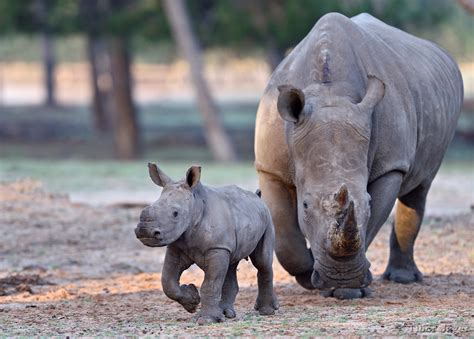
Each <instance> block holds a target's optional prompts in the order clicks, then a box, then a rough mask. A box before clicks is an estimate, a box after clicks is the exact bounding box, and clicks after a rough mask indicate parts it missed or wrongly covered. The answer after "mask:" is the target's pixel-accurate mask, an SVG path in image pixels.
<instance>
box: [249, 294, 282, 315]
mask: <svg viewBox="0 0 474 339" xmlns="http://www.w3.org/2000/svg"><path fill="white" fill-rule="evenodd" d="M268 299H269V300H267V301H264V300H261V299H260V298H257V301H256V302H255V306H254V309H255V311H258V313H259V314H260V315H273V314H275V310H278V309H279V308H280V304H279V303H278V300H277V298H276V297H275V296H274V295H273V296H272V297H271V298H268Z"/></svg>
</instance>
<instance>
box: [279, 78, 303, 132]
mask: <svg viewBox="0 0 474 339" xmlns="http://www.w3.org/2000/svg"><path fill="white" fill-rule="evenodd" d="M278 92H279V93H280V94H279V95H278V101H277V109H278V113H280V116H281V118H282V119H283V120H286V121H290V122H294V123H296V122H298V120H299V118H300V117H301V115H302V113H303V108H304V93H303V91H301V90H300V89H298V88H296V87H293V86H291V85H281V86H278Z"/></svg>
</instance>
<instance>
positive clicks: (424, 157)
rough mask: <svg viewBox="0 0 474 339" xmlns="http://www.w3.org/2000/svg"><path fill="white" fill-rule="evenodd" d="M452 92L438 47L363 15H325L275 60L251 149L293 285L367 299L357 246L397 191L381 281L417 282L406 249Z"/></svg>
mask: <svg viewBox="0 0 474 339" xmlns="http://www.w3.org/2000/svg"><path fill="white" fill-rule="evenodd" d="M462 100H463V85H462V78H461V75H460V72H459V69H458V67H457V65H456V62H455V61H454V60H453V59H452V58H451V57H450V56H449V55H448V54H447V53H446V52H445V51H444V50H442V49H441V48H440V47H438V46H436V45H435V44H433V43H431V42H428V41H426V40H422V39H419V38H416V37H414V36H412V35H410V34H407V33H405V32H403V31H400V30H398V29H396V28H393V27H390V26H388V25H386V24H384V23H383V22H381V21H379V20H377V19H376V18H374V17H372V16H370V15H368V14H360V15H358V16H356V17H353V18H347V17H345V16H343V15H341V14H337V13H331V14H327V15H325V16H324V17H322V18H321V19H320V20H319V21H318V22H317V23H316V25H315V26H314V28H313V29H312V30H311V32H310V33H309V34H308V35H307V36H306V37H305V38H304V39H303V41H301V42H300V43H299V44H298V45H297V46H296V47H295V48H294V50H293V51H292V52H291V53H290V54H289V55H288V56H287V57H286V58H285V59H284V60H283V61H282V63H281V64H280V65H279V66H278V68H277V69H276V70H275V72H274V73H273V75H272V76H271V79H270V82H269V84H268V86H267V88H266V89H265V93H264V95H263V97H262V99H261V102H260V106H259V109H258V113H257V120H256V135H255V156H256V168H257V171H258V175H259V184H260V189H261V191H262V197H263V198H264V199H265V201H266V202H267V204H268V206H269V208H270V210H271V213H272V217H273V221H274V223H275V227H276V240H277V241H276V248H275V250H276V254H277V257H278V260H279V261H280V263H281V264H282V266H283V267H284V268H285V270H287V271H288V272H289V273H290V274H291V275H294V276H295V277H296V280H297V281H298V283H299V284H301V285H302V286H304V287H305V288H308V289H311V288H318V289H321V290H324V291H325V293H324V294H326V295H332V296H334V297H338V298H357V297H363V296H364V295H366V294H367V293H368V291H369V290H368V289H367V288H366V287H367V286H368V285H369V284H370V282H371V280H372V276H371V274H370V271H369V266H370V263H369V262H368V260H367V258H366V256H365V251H366V249H367V247H368V246H369V245H370V243H371V242H372V240H373V239H374V236H375V235H376V234H377V232H378V230H379V229H380V227H381V226H382V224H383V223H384V222H385V221H386V220H387V218H388V216H389V214H390V212H391V210H392V208H393V206H394V204H395V201H396V200H397V198H398V203H397V206H396V210H395V221H394V225H393V228H392V235H391V238H390V259H389V262H388V266H387V269H386V271H385V273H384V275H383V277H384V278H385V279H388V280H392V281H395V282H399V283H410V282H414V281H419V280H421V279H422V274H421V273H420V271H419V270H418V268H417V266H416V264H415V261H414V259H413V246H414V242H415V239H416V236H417V234H418V230H419V228H420V224H421V222H422V219H423V213H424V208H425V201H426V195H427V193H428V191H429V188H430V185H431V182H432V181H433V178H434V176H435V175H436V172H437V170H438V168H439V166H440V164H441V161H442V158H443V156H444V153H445V151H446V148H447V147H448V144H449V143H450V141H451V139H452V137H453V134H454V131H455V127H456V122H457V119H458V116H459V112H460V105H461V102H462ZM307 241H308V242H309V244H310V249H308V246H307Z"/></svg>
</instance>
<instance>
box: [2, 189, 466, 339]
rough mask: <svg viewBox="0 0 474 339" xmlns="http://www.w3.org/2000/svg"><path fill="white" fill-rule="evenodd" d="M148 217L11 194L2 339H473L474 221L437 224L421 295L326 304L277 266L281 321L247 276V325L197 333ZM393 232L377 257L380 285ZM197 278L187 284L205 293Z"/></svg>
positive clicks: (248, 271) (427, 231) (385, 288)
mask: <svg viewBox="0 0 474 339" xmlns="http://www.w3.org/2000/svg"><path fill="white" fill-rule="evenodd" d="M138 213H139V208H136V207H135V208H123V207H118V206H115V207H108V208H95V207H90V206H88V205H85V204H73V203H71V202H70V201H69V200H68V199H67V198H66V197H64V196H59V195H51V194H48V193H45V192H43V191H42V190H41V188H40V187H39V184H38V183H37V182H34V181H24V182H17V183H10V184H3V185H0V234H1V236H2V238H1V241H0V334H1V335H5V336H9V335H40V334H41V335H76V336H77V335H160V334H161V335H193V336H194V335H252V336H254V335H265V336H270V335H309V336H314V335H348V334H352V335H360V334H362V335H397V334H413V333H425V334H429V333H432V332H436V333H439V334H454V335H463V336H467V335H473V334H474V330H473V329H474V275H473V264H474V251H473V247H472V243H473V241H474V233H473V230H474V214H473V213H466V214H460V215H457V216H452V217H436V218H428V220H426V221H425V224H424V225H423V227H422V230H421V234H420V236H419V241H418V243H417V247H416V258H417V262H418V265H419V268H420V269H421V270H422V271H423V272H424V273H425V280H424V282H423V283H422V284H414V285H409V286H404V285H398V284H393V283H387V282H381V281H379V280H375V282H374V283H373V285H372V287H373V290H374V293H373V297H371V298H368V299H362V300H353V301H339V300H335V299H325V298H323V297H322V296H320V295H318V293H317V292H312V291H306V290H304V289H303V288H301V287H299V286H298V285H297V284H296V283H294V281H293V279H292V278H291V277H289V276H288V275H287V274H286V273H285V272H284V271H283V270H282V268H281V267H280V266H279V264H278V263H275V265H274V268H275V272H276V274H275V275H276V281H275V285H276V291H277V293H278V297H279V299H280V303H281V309H280V310H279V311H277V313H276V315H275V316H270V317H260V316H258V315H257V314H256V312H254V311H253V310H252V305H253V302H254V299H255V296H256V277H255V270H254V269H253V268H252V266H251V265H250V264H249V263H247V262H245V261H244V262H242V263H241V264H240V266H239V273H238V277H239V283H240V286H241V292H240V293H239V295H238V297H237V304H236V309H237V312H238V317H237V319H235V320H232V321H227V322H225V323H223V324H216V325H211V326H204V327H202V326H197V325H195V324H194V321H193V319H194V318H193V317H194V315H191V314H189V313H186V312H185V311H184V310H183V309H181V308H180V307H178V306H179V305H178V304H176V303H174V302H172V301H170V300H168V299H167V298H166V297H165V296H164V294H163V292H162V291H161V285H160V273H159V272H160V269H161V265H162V260H163V253H164V250H163V249H151V248H146V247H144V246H142V245H141V244H140V243H139V242H138V241H137V240H135V238H134V235H133V228H134V226H135V223H136V219H137V216H138ZM388 234H389V227H387V226H385V227H384V228H383V229H382V232H381V234H380V235H379V236H378V237H377V239H376V240H375V242H374V244H373V245H372V246H371V248H370V250H369V254H368V256H369V259H370V260H371V262H372V271H373V273H374V274H375V275H376V277H377V276H378V275H380V274H381V273H382V272H383V269H384V268H385V264H386V261H387V255H388V246H387V243H388ZM201 280H202V273H201V272H200V271H199V269H197V268H194V267H192V268H191V269H190V270H189V271H188V272H186V273H185V275H184V276H183V281H185V282H191V281H193V282H195V283H199V282H200V281H201Z"/></svg>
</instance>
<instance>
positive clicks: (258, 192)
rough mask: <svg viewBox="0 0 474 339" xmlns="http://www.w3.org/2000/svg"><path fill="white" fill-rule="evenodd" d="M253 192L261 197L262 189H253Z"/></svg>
mask: <svg viewBox="0 0 474 339" xmlns="http://www.w3.org/2000/svg"><path fill="white" fill-rule="evenodd" d="M255 194H256V195H258V197H259V198H261V197H262V191H260V188H257V190H256V191H255Z"/></svg>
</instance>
